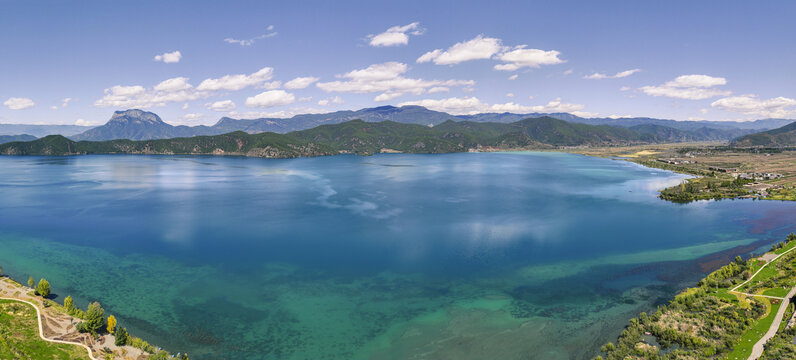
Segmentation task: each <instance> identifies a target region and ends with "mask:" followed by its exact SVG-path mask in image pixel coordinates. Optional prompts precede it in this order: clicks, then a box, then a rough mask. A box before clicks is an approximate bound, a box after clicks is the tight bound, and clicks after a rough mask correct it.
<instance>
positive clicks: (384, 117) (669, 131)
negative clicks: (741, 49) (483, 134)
mask: <svg viewBox="0 0 796 360" xmlns="http://www.w3.org/2000/svg"><path fill="white" fill-rule="evenodd" d="M542 116H549V117H552V118H556V119H560V120H565V121H568V122H573V123H581V124H587V125H609V126H614V127H621V128H627V129H631V130H633V131H636V132H639V133H643V134H648V135H652V136H654V137H655V139H657V140H658V141H663V142H683V141H717V140H718V141H727V140H732V139H736V138H739V137H742V136H745V135H749V134H753V133H757V132H760V131H766V130H771V129H775V128H779V127H781V126H784V125H787V124H789V123H791V122H793V120H788V119H763V120H756V121H749V122H730V121H728V122H721V121H675V120H665V119H655V118H643V117H639V118H582V117H578V116H575V115H572V114H568V113H554V114H540V113H530V114H513V113H482V114H475V115H451V114H448V113H445V112H440V111H434V110H429V109H427V108H424V107H422V106H402V107H395V106H382V107H376V108H365V109H360V110H356V111H352V110H345V111H336V112H331V113H325V114H301V115H296V116H294V117H292V118H289V119H283V118H260V119H232V118H229V117H222V118H221V119H220V120H219V121H218V122H216V124H214V125H212V126H204V125H200V126H185V125H180V126H173V125H170V124H168V123H166V122H164V121H163V120H162V119H161V118H160V117H159V116H158V115H156V114H154V113H151V112H147V111H143V110H138V109H132V110H126V111H116V112H114V114H113V116H112V117H111V119H110V120H109V121H108V122H107V123H106V124H105V125H102V126H97V127H94V128H86V127H80V126H68V125H58V126H42V128H40V129H36V128H35V127H36V125H8V124H5V125H3V124H0V134H3V133H5V132H4V131H7V132H10V133H11V134H18V133H20V131H22V130H27V132H26V133H28V134H31V135H34V136H37V137H40V136H44V135H47V134H53V132H55V133H56V134H60V135H64V136H67V137H69V138H70V139H72V140H77V141H80V140H90V141H105V140H115V139H130V140H153V139H169V138H175V137H192V136H202V135H220V134H225V133H230V132H234V131H243V132H246V133H249V134H256V133H261V132H275V133H281V134H284V133H289V132H291V131H298V130H305V129H311V128H314V127H317V126H320V125H328V124H338V123H342V122H346V121H350V120H354V119H358V120H363V121H365V122H381V121H393V122H398V123H407V124H419V125H428V126H435V125H439V124H441V123H443V122H445V121H448V120H453V121H467V122H473V123H478V122H491V123H514V122H517V121H521V120H523V119H527V118H538V117H542ZM11 130H15V131H11ZM78 130H83V131H82V132H77V131H78Z"/></svg>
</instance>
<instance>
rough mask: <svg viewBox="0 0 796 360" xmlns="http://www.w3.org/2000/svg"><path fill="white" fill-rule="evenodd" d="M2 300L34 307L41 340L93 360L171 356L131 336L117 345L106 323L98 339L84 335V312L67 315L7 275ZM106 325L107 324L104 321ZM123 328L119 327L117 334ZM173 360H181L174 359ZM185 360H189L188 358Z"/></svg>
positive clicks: (0, 287) (0, 285)
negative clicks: (84, 353)
mask: <svg viewBox="0 0 796 360" xmlns="http://www.w3.org/2000/svg"><path fill="white" fill-rule="evenodd" d="M0 299H3V300H8V301H18V302H22V303H26V304H28V305H30V306H32V307H33V308H34V309H35V311H36V314H37V316H36V318H37V323H38V335H39V337H40V338H41V339H42V340H44V341H47V342H50V343H59V344H67V345H74V346H80V347H83V348H84V349H86V350H87V352H88V357H89V358H90V359H93V360H99V359H107V358H112V359H128V358H131V359H136V360H145V359H150V358H151V359H155V358H157V359H168V358H171V356H172V355H171V354H170V353H168V352H166V351H165V350H162V349H160V348H156V347H154V346H152V345H149V343H147V342H146V341H143V340H142V339H140V338H137V337H135V336H133V335H131V334H128V335H127V344H125V345H116V344H115V342H116V337H115V335H114V334H110V333H108V332H107V331H105V328H106V326H105V324H104V322H103V325H102V329H101V331H98V332H97V334H96V335H92V334H90V333H88V332H81V331H79V330H78V329H79V325H80V323H82V322H83V319H81V318H80V317H79V316H78V315H77V312H80V313H82V312H83V311H82V310H80V309H79V308H76V307H75V308H74V309H75V310H76V311H75V312H70V311H67V309H66V308H65V306H64V305H63V304H59V303H57V302H55V301H53V300H52V299H49V297H41V296H39V295H36V294H35V289H33V288H30V287H27V286H24V285H22V284H21V283H19V282H17V281H16V280H14V279H13V278H11V277H10V276H8V275H6V274H2V275H0ZM103 321H105V320H104V317H103ZM122 328H123V327H122V326H120V325H117V326H116V327H115V330H120V329H122ZM117 333H118V331H117ZM125 333H126V331H125ZM174 359H181V358H180V357H175V358H174ZM182 359H187V354H186V355H185V357H184V358H182Z"/></svg>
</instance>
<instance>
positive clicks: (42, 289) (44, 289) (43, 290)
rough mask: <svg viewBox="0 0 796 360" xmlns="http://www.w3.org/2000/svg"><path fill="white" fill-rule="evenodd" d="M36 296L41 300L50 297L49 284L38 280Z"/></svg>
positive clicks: (43, 280)
mask: <svg viewBox="0 0 796 360" xmlns="http://www.w3.org/2000/svg"><path fill="white" fill-rule="evenodd" d="M36 294H37V295H39V296H41V297H43V298H46V297H48V296H50V283H49V282H47V280H45V279H41V280H39V285H36Z"/></svg>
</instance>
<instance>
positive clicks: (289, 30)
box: [0, 1, 796, 125]
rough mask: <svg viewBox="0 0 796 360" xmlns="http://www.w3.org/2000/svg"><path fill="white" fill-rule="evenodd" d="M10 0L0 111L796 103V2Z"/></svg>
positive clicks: (708, 111)
mask: <svg viewBox="0 0 796 360" xmlns="http://www.w3.org/2000/svg"><path fill="white" fill-rule="evenodd" d="M0 8H2V11H0V48H1V49H2V52H1V53H0V69H2V70H0V102H2V106H0V123H31V124H32V123H46V124H76V123H77V124H101V123H104V122H105V121H107V120H108V119H109V118H110V116H111V114H112V112H113V111H114V110H123V109H127V108H145V109H147V110H150V111H153V112H156V113H157V114H159V115H160V116H161V117H162V118H163V119H164V120H165V121H167V122H169V123H172V124H188V125H197V124H213V123H215V122H216V121H217V120H218V119H219V118H220V117H222V116H231V117H236V118H252V117H264V116H268V117H270V116H273V117H287V116H290V115H292V114H296V113H307V112H329V111H335V110H340V109H359V108H363V107H372V106H382V105H401V104H420V105H424V106H427V107H429V108H432V109H436V110H441V111H448V112H451V113H455V114H466V113H474V112H504V111H509V112H518V113H528V112H571V113H575V114H577V115H581V116H600V117H607V116H649V117H659V118H668V119H675V120H689V119H691V120H696V119H706V120H752V119H759V118H767V117H787V118H796V81H794V80H796V47H795V46H793V39H796V26H794V25H793V22H792V16H793V14H794V13H796V3H794V2H786V1H779V2H777V1H772V2H750V1H743V2H742V1H667V2H652V1H649V2H643V1H624V2H623V1H611V2H595V1H555V2H553V1H514V2H502V1H489V2H481V3H480V4H469V3H467V2H463V1H434V2H432V1H401V2H390V3H387V4H385V3H381V2H375V1H320V2H311V1H301V2H288V1H285V2H265V1H226V2H209V1H190V2H189V1H184V2H182V1H135V2H133V1H112V2H109V1H102V2H100V1H81V2H66V1H57V2H38V1H0ZM176 52H179V55H177V53H176ZM66 99H69V100H66Z"/></svg>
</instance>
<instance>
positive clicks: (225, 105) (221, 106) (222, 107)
mask: <svg viewBox="0 0 796 360" xmlns="http://www.w3.org/2000/svg"><path fill="white" fill-rule="evenodd" d="M205 106H206V107H207V108H208V109H210V110H213V111H232V110H234V109H235V103H234V102H233V101H232V100H222V101H216V102H214V103H208V104H205Z"/></svg>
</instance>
